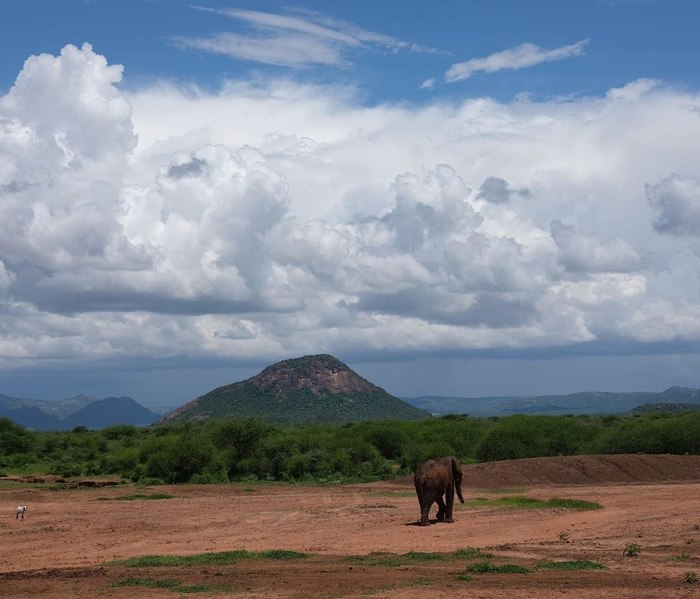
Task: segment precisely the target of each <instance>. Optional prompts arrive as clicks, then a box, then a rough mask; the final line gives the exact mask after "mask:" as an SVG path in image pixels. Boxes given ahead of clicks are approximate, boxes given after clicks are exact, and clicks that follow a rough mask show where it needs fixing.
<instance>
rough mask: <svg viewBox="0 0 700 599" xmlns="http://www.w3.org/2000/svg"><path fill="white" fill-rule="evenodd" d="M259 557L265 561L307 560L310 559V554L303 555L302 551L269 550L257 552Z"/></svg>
mask: <svg viewBox="0 0 700 599" xmlns="http://www.w3.org/2000/svg"><path fill="white" fill-rule="evenodd" d="M256 553H257V557H262V558H265V559H282V560H286V559H306V558H307V557H309V554H308V553H302V552H300V551H290V550H288V549H269V550H267V551H260V552H256Z"/></svg>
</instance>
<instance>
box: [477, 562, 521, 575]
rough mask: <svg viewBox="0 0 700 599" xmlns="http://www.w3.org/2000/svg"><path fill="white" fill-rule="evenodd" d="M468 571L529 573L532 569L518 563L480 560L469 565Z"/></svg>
mask: <svg viewBox="0 0 700 599" xmlns="http://www.w3.org/2000/svg"><path fill="white" fill-rule="evenodd" d="M467 572H473V573H474V574H529V573H530V572H532V570H531V569H530V568H526V567H524V566H518V565H517V564H494V563H492V562H478V563H476V564H472V565H471V566H469V567H468V568H467Z"/></svg>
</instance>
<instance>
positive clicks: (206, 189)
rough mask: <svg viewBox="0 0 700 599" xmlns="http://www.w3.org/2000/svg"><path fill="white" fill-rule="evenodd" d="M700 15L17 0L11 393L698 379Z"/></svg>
mask: <svg viewBox="0 0 700 599" xmlns="http://www.w3.org/2000/svg"><path fill="white" fill-rule="evenodd" d="M699 17H700V5H698V4H697V3H696V2H693V1H691V0H666V1H663V2H662V1H660V0H538V1H533V2H521V1H516V0H512V1H510V0H494V1H491V2H447V1H434V2H412V1H408V2H407V1H403V2H395V1H381V2H354V3H349V2H299V3H286V2H285V3H279V2H267V1H261V2H255V3H242V2H235V1H231V2H219V1H211V2H206V1H202V2H196V3H186V2H178V1H173V0H170V1H165V0H163V1H159V0H150V1H146V0H124V1H120V2H116V1H110V2H107V1H100V0H92V1H90V0H85V1H77V0H75V1H73V0H65V1H63V2H53V1H48V0H43V1H42V0H22V1H18V0H5V1H4V2H3V4H2V18H1V19H0V49H1V50H2V52H3V61H2V62H1V63H0V393H5V394H9V395H22V396H29V397H37V398H44V399H52V398H53V399H57V398H60V397H66V396H69V395H75V394H78V393H94V394H97V395H131V396H132V397H134V398H135V399H137V400H138V401H141V402H143V403H145V404H150V405H162V404H169V405H178V404H180V403H183V402H185V401H187V400H189V399H192V398H193V397H195V396H197V395H199V394H200V393H203V392H206V391H208V390H209V389H211V388H212V387H214V386H217V385H220V384H224V383H228V382H232V381H233V380H238V379H240V378H242V377H244V376H249V375H251V374H254V373H255V372H257V371H258V370H259V369H260V368H262V367H263V366H265V365H267V364H269V363H271V362H273V361H276V360H278V359H284V358H289V357H294V356H298V355H303V354H309V353H332V354H334V355H336V356H338V357H339V358H340V359H342V360H344V361H346V362H348V363H350V364H351V365H352V366H353V367H354V368H355V369H356V370H358V371H359V372H361V373H362V374H364V375H365V376H367V377H368V378H371V379H372V380H373V381H374V382H377V383H378V384H380V385H382V386H384V387H385V388H387V390H389V391H390V392H393V393H395V394H398V395H403V396H411V395H421V394H443V395H465V396H476V395H498V394H522V395H526V394H536V393H564V392H574V391H580V390H586V389H597V390H638V389H646V390H661V389H663V388H665V387H667V386H670V385H673V384H678V385H688V386H698V387H700V375H698V374H697V373H698V372H700V360H699V359H698V351H697V350H698V347H700V345H699V342H700V309H699V308H698V306H699V305H700V302H699V301H698V300H700V160H699V158H700V155H699V154H700V150H699V147H698V142H697V140H698V139H700V137H699V134H700V80H699V78H700V75H699V74H698V70H697V67H696V63H697V58H698V56H699V55H700V52H699V51H698V50H699V45H700V42H698V39H699V38H698V36H697V33H696V28H697V26H696V24H697V23H698V22H699V21H700V19H699Z"/></svg>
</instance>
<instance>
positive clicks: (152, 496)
mask: <svg viewBox="0 0 700 599" xmlns="http://www.w3.org/2000/svg"><path fill="white" fill-rule="evenodd" d="M138 499H175V495H168V494H167V493H152V494H150V495H146V494H145V493H134V494H133V495H120V496H118V497H98V498H97V501H136V500H138Z"/></svg>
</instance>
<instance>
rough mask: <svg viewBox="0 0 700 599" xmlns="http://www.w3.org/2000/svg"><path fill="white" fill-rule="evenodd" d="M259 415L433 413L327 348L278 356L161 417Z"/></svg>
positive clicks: (296, 418) (297, 419)
mask: <svg viewBox="0 0 700 599" xmlns="http://www.w3.org/2000/svg"><path fill="white" fill-rule="evenodd" d="M251 416H254V417H257V418H261V419H263V420H267V421H270V422H278V423H284V424H315V423H339V422H355V421H358V420H382V419H386V418H396V419H400V420H416V419H419V418H427V417H429V416H430V414H428V413H427V412H425V411H423V410H421V409H419V408H415V407H413V406H412V405H409V404H408V403H406V402H404V401H401V400H400V399H399V398H398V397H394V396H393V395H390V394H389V393H387V392H386V391H385V390H384V389H382V388H380V387H377V386H376V385H374V384H372V383H370V382H369V381H367V380H365V379H363V378H362V377H361V376H360V375H359V374H357V373H356V372H354V371H353V370H351V369H350V368H349V367H348V366H347V365H345V364H343V363H342V362H341V361H340V360H338V359H337V358H335V357H333V356H329V355H327V354H320V355H315V356H304V357H301V358H294V359H292V360H284V361H282V362H277V363H276V364H272V365H271V366H268V367H267V368H265V369H264V370H263V371H262V372H260V373H259V374H257V375H255V376H254V377H251V378H249V379H246V380H245V381H240V382H238V383H232V384H230V385H225V386H223V387H219V388H218V389H214V390H213V391H210V392H209V393H207V394H205V395H202V396H201V397H198V398H197V399H195V400H194V401H191V402H189V403H188V404H185V405H184V406H182V407H181V408H178V409H177V410H175V411H174V412H172V413H171V414H168V416H166V417H165V418H164V419H163V420H162V421H161V422H163V423H165V422H171V421H177V420H206V419H209V418H220V417H237V418H241V417H251Z"/></svg>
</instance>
